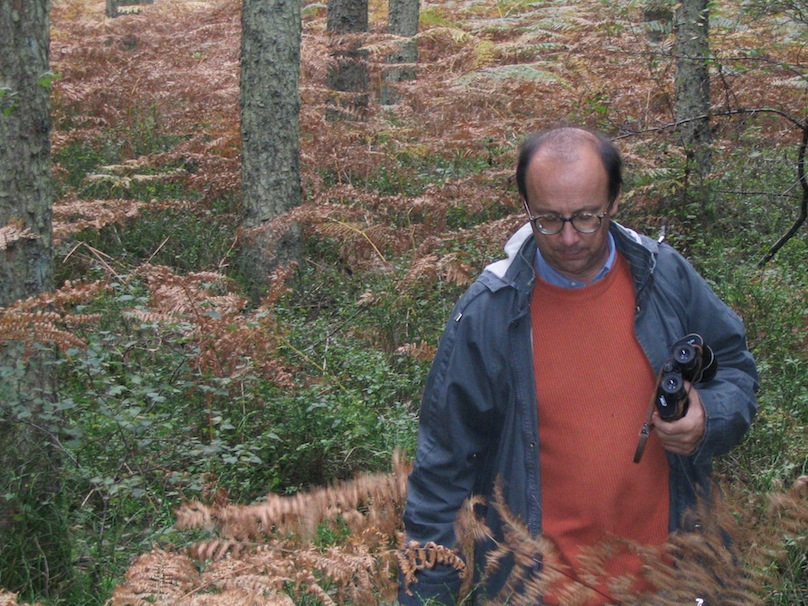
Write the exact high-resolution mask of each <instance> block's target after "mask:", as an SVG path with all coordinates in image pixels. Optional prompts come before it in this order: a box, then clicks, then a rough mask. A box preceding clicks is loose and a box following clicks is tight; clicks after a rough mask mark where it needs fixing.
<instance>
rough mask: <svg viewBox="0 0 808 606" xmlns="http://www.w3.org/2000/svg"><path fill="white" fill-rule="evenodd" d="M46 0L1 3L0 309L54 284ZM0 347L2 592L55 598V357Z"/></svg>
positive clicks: (64, 566)
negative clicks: (25, 593) (53, 593)
mask: <svg viewBox="0 0 808 606" xmlns="http://www.w3.org/2000/svg"><path fill="white" fill-rule="evenodd" d="M48 10H49V2H48V1H47V0H26V1H25V2H2V3H0V252H2V254H0V306H9V305H10V304H12V303H14V302H15V301H18V300H20V299H25V298H28V297H31V296H35V295H38V294H40V293H42V292H45V291H48V290H50V289H51V288H52V286H53V263H52V227H51V206H52V198H53V179H52V175H51V167H50V93H49V87H50V81H51V73H50V71H49V69H50V68H49V60H48V51H49V42H50V38H49V17H48ZM50 353H51V352H50V351H48V350H47V349H45V348H42V349H40V350H37V349H33V348H28V349H26V347H25V346H24V345H22V344H21V343H19V342H16V341H7V342H5V343H0V435H2V436H3V444H4V446H3V448H2V449H0V586H4V587H6V588H8V589H14V590H20V591H26V592H36V593H40V594H47V593H52V592H54V591H55V589H56V585H57V582H58V581H59V580H61V579H62V577H63V576H64V575H65V574H66V571H67V570H68V557H69V549H68V547H67V541H66V540H65V535H66V533H65V532H64V525H63V524H62V523H61V521H60V507H59V505H58V498H59V473H60V466H59V461H58V456H57V454H56V451H55V448H54V442H55V439H54V438H55V435H56V434H55V431H56V427H55V421H53V420H52V419H53V410H52V404H53V402H54V399H55V382H54V373H53V364H52V363H51V362H52V356H51V355H50Z"/></svg>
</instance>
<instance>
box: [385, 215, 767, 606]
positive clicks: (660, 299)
mask: <svg viewBox="0 0 808 606" xmlns="http://www.w3.org/2000/svg"><path fill="white" fill-rule="evenodd" d="M609 229H610V230H611V232H612V234H613V235H614V238H615V243H616V246H617V249H618V251H619V252H620V253H621V254H622V255H623V256H624V257H625V258H626V260H627V261H628V262H629V265H630V267H631V272H632V275H633V279H634V288H635V292H636V312H635V320H634V330H635V333H636V336H637V339H638V341H639V343H640V345H641V346H642V348H643V350H644V351H645V354H646V355H647V357H648V360H649V361H650V363H651V366H652V367H653V368H654V370H655V371H658V370H659V369H660V367H661V366H662V365H663V364H664V362H665V361H666V360H667V359H668V356H669V351H670V347H671V346H672V344H673V343H674V342H675V341H676V340H678V339H679V338H681V337H683V336H684V335H686V334H689V333H693V332H695V333H699V334H700V335H702V336H703V337H704V340H705V343H707V344H708V345H710V346H711V348H712V349H713V351H714V352H715V355H716V358H717V360H718V367H719V370H718V373H717V375H716V377H715V378H714V379H713V380H712V381H710V382H709V383H705V384H702V385H699V394H700V395H701V399H702V402H703V404H704V408H705V412H706V417H707V422H706V430H705V435H704V438H703V440H702V442H701V444H700V445H699V447H698V449H697V450H696V452H695V453H693V454H692V455H690V456H681V455H673V454H671V453H668V459H669V463H670V523H669V526H670V529H671V530H675V529H677V528H680V527H681V526H682V524H683V520H684V516H685V513H686V511H687V510H688V509H689V508H690V507H691V506H692V505H694V503H695V501H696V496H697V494H698V493H699V492H700V491H702V490H704V491H706V490H708V489H709V478H710V471H711V466H712V460H713V457H714V456H716V455H720V454H722V453H725V452H727V451H728V450H730V448H732V447H733V446H734V445H735V444H737V443H738V442H739V441H740V439H741V437H742V436H743V435H744V433H745V432H746V430H747V428H748V427H749V424H750V423H751V421H752V418H753V417H754V414H755V410H756V408H757V404H756V400H755V391H756V390H757V386H758V376H757V371H756V369H755V363H754V360H753V359H752V355H751V354H750V353H749V351H748V349H747V346H746V336H745V330H744V327H743V324H742V322H741V320H740V319H739V318H738V316H737V315H736V314H735V313H734V312H733V311H732V310H731V309H730V308H729V307H728V306H727V305H725V304H724V303H723V302H722V301H721V300H720V299H719V298H718V297H717V296H716V295H715V293H713V291H712V290H711V289H710V287H709V286H708V285H707V283H706V282H705V281H704V280H703V279H702V278H701V277H700V276H699V275H698V274H697V273H696V271H695V270H694V269H693V268H692V267H691V265H690V264H689V263H688V262H687V261H686V260H685V259H684V258H683V257H682V256H681V255H679V254H678V253H677V252H675V251H674V250H673V249H672V248H671V247H670V246H668V245H666V244H658V243H657V242H656V241H654V240H653V239H650V238H647V237H645V236H641V235H639V234H637V233H635V232H633V231H631V230H629V229H626V228H624V227H622V226H621V225H619V224H617V223H614V222H611V223H610V228H609ZM505 252H506V253H507V258H506V259H504V260H502V261H498V262H496V263H493V264H491V265H489V266H488V267H487V268H486V269H485V271H483V273H482V274H481V275H480V276H479V278H478V279H477V281H476V282H475V283H474V284H473V285H472V286H471V287H470V288H469V289H468V290H467V291H466V293H465V294H464V295H463V296H462V297H461V299H460V300H459V301H458V303H457V304H456V306H455V308H454V310H453V311H452V314H451V317H450V318H449V322H448V326H447V328H446V330H445V331H444V334H443V337H442V338H441V342H440V346H439V348H438V352H437V354H436V356H435V359H434V361H433V363H432V368H431V370H430V373H429V377H428V379H427V384H426V389H425V392H424V396H423V401H422V404H421V417H420V432H419V436H418V448H417V452H416V456H415V461H414V467H413V471H412V474H411V475H410V478H409V484H408V494H407V505H406V509H405V512H404V523H405V527H406V531H407V539H408V540H415V541H418V542H419V543H421V544H426V543H427V542H429V541H434V542H435V543H437V544H440V545H446V546H449V547H453V546H455V534H454V521H455V518H456V515H457V512H458V510H459V508H460V506H461V504H462V503H463V501H464V500H465V499H466V498H468V497H469V496H470V495H472V494H480V495H483V496H485V497H487V498H489V500H490V497H491V492H492V487H493V484H494V481H495V479H497V478H499V481H500V483H501V484H502V486H503V489H504V497H505V501H506V504H507V506H508V507H509V508H510V510H511V511H512V512H513V513H514V514H516V515H518V516H519V517H520V518H521V519H522V520H523V521H524V522H525V523H526V524H527V526H528V528H529V529H530V531H531V533H533V535H534V536H535V535H538V534H540V532H541V484H540V481H539V448H538V440H539V433H538V418H537V416H538V411H537V403H536V394H535V383H534V376H533V366H532V360H533V346H532V343H531V328H530V313H529V308H530V294H531V291H532V288H533V281H534V275H535V274H534V270H533V260H534V259H535V254H536V242H535V240H534V238H533V237H532V230H531V228H530V225H525V226H524V227H522V229H520V230H519V231H518V232H517V233H516V234H514V236H513V237H512V238H511V239H510V240H509V241H508V243H507V245H506V246H505ZM649 397H650V394H649ZM641 425H642V419H639V420H638V427H637V429H638V432H639V429H640V426H641ZM627 464H629V465H631V464H632V463H631V462H630V461H629V462H627ZM484 515H485V517H486V522H487V524H488V525H489V527H490V528H491V529H492V530H493V531H494V533H495V536H496V535H497V533H499V530H500V528H501V522H500V520H499V519H498V516H497V514H496V512H495V511H494V510H493V508H488V509H487V510H486V511H485V512H484ZM491 547H492V545H481V546H480V547H479V548H478V552H477V554H476V557H475V561H476V562H477V565H478V566H481V565H483V563H484V558H485V554H486V552H487V551H488V550H489V549H490V548H491ZM508 572H509V571H508V570H507V569H506V568H503V569H501V570H500V571H499V573H497V574H495V575H493V576H491V577H489V578H488V579H486V581H485V586H484V587H483V588H480V590H479V591H478V593H482V592H484V591H487V593H488V595H489V596H493V595H494V594H496V592H497V591H498V590H499V588H500V587H501V586H502V584H503V582H504V580H505V578H506V577H507V574H508ZM459 584H460V581H459V579H458V578H457V574H456V573H454V571H453V570H451V569H449V568H448V567H446V566H438V567H436V568H435V569H432V570H424V571H421V572H420V573H419V576H418V582H417V583H415V584H412V585H411V586H410V589H411V590H412V591H413V592H414V593H415V594H416V595H415V596H414V597H413V596H408V595H406V593H405V592H404V591H403V589H402V590H400V591H399V601H400V602H401V603H402V604H423V603H425V602H426V601H427V600H429V599H431V600H432V601H430V602H429V604H447V605H448V604H454V603H455V596H456V595H457V591H458V588H459Z"/></svg>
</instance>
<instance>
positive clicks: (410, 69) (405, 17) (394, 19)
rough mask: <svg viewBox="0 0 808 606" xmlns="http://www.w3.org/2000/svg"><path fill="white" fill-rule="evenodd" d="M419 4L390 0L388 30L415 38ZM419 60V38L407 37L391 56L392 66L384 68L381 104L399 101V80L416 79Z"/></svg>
mask: <svg viewBox="0 0 808 606" xmlns="http://www.w3.org/2000/svg"><path fill="white" fill-rule="evenodd" d="M418 17H419V3H418V0H390V2H389V4H388V13H387V29H388V31H389V32H390V33H391V34H394V35H396V36H402V37H407V38H413V37H414V36H415V35H416V34H417V33H418ZM417 61H418V45H417V44H416V42H415V40H414V39H412V40H404V41H402V42H401V44H400V46H399V48H398V51H397V52H395V53H392V54H391V55H390V56H388V57H387V62H388V63H391V64H401V65H392V66H390V67H387V68H385V69H384V70H383V71H382V87H381V93H380V95H379V97H380V103H381V104H382V105H392V104H394V103H398V101H399V100H400V97H399V95H398V93H397V92H396V83H398V82H405V81H407V80H414V79H415V76H416V70H415V63H416V62H417Z"/></svg>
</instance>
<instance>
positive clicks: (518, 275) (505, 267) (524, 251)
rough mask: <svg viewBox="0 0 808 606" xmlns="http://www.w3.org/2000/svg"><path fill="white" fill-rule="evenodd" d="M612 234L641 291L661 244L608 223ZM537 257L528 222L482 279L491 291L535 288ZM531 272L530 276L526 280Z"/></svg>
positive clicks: (489, 266)
mask: <svg viewBox="0 0 808 606" xmlns="http://www.w3.org/2000/svg"><path fill="white" fill-rule="evenodd" d="M609 231H610V232H611V233H612V235H613V236H614V239H615V244H616V246H617V250H619V251H620V252H621V253H622V254H623V256H625V257H626V260H628V262H629V265H630V266H631V273H632V275H633V276H634V284H635V288H636V290H637V291H638V292H639V290H640V289H641V288H642V287H643V286H644V285H645V283H646V282H647V280H648V278H649V277H650V276H651V275H652V274H653V272H654V267H655V265H656V256H657V253H658V252H659V244H658V243H657V242H656V241H655V240H653V239H651V238H648V237H646V236H641V235H640V234H638V233H637V232H635V231H634V230H632V229H629V228H627V227H624V226H622V225H620V224H619V223H617V222H615V221H610V222H609ZM535 255H536V241H535V239H534V238H533V229H532V228H531V226H530V223H525V224H524V225H523V226H522V227H521V228H519V230H518V231H517V232H516V233H514V234H513V235H512V236H511V237H510V239H509V240H508V242H507V243H506V244H505V258H504V259H501V260H499V261H495V262H494V263H491V264H489V265H488V266H486V268H485V270H484V271H483V275H482V276H481V279H483V281H484V282H485V283H486V284H487V285H488V287H489V288H491V290H498V289H499V288H502V287H504V286H510V285H512V286H516V287H517V288H518V287H519V286H520V285H528V286H532V284H533V277H534V273H533V265H532V261H531V259H534V258H535ZM528 271H529V277H527V278H526V277H525V276H528V273H527V272H528ZM486 274H487V275H488V277H487V278H486ZM492 278H493V279H492Z"/></svg>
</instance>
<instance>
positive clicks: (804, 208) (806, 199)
mask: <svg viewBox="0 0 808 606" xmlns="http://www.w3.org/2000/svg"><path fill="white" fill-rule="evenodd" d="M801 128H802V142H801V143H800V150H799V153H798V154H797V176H798V177H799V182H800V187H801V188H802V204H800V214H799V216H798V217H797V220H796V221H794V224H793V225H792V226H791V227H790V228H789V230H788V231H787V232H786V233H784V234H783V235H782V236H781V237H780V239H779V240H777V242H775V243H774V245H773V246H772V247H771V248H770V249H769V252H767V253H766V254H765V255H763V258H762V259H761V260H760V261H758V267H763V266H764V265H765V264H766V263H768V262H769V261H770V260H771V259H772V258H773V257H774V255H776V254H777V251H779V250H780V249H781V248H783V246H785V243H786V242H788V241H789V240H790V239H791V238H792V237H793V236H794V234H796V233H797V231H798V230H799V229H800V227H802V224H803V223H805V219H806V217H808V182H806V180H805V151H806V148H808V120H806V122H805V123H804V124H802V125H801Z"/></svg>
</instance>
